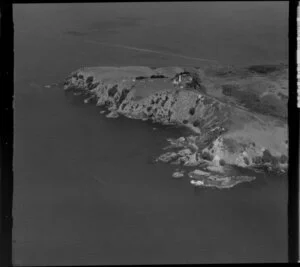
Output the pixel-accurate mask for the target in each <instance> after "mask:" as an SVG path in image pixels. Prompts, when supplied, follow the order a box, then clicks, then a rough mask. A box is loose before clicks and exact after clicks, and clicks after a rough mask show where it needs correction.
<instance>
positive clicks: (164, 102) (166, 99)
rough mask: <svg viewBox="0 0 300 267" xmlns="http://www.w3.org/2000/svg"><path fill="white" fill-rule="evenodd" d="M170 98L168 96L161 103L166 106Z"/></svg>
mask: <svg viewBox="0 0 300 267" xmlns="http://www.w3.org/2000/svg"><path fill="white" fill-rule="evenodd" d="M168 99H169V97H168V96H166V98H165V99H164V100H163V101H162V102H161V105H162V106H164V105H165V104H166V102H167V101H168Z"/></svg>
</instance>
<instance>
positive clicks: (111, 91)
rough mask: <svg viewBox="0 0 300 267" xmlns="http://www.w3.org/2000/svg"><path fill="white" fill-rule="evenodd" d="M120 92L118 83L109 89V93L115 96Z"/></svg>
mask: <svg viewBox="0 0 300 267" xmlns="http://www.w3.org/2000/svg"><path fill="white" fill-rule="evenodd" d="M117 92H118V85H114V86H113V87H112V88H110V89H109V90H108V95H109V96H110V97H113V96H114V95H115V94H116V93H117Z"/></svg>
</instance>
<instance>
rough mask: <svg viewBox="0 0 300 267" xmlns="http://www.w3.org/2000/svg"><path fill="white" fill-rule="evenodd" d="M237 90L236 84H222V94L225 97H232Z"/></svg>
mask: <svg viewBox="0 0 300 267" xmlns="http://www.w3.org/2000/svg"><path fill="white" fill-rule="evenodd" d="M238 90H239V86H238V85H236V84H223V85H222V93H223V94H224V95H226V96H234V95H235V94H236V92H237V91H238Z"/></svg>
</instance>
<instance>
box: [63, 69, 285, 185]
mask: <svg viewBox="0 0 300 267" xmlns="http://www.w3.org/2000/svg"><path fill="white" fill-rule="evenodd" d="M287 81H288V77H287V66H286V65H283V64H280V65H264V66H250V67H247V68H234V67H232V66H228V67H209V68H207V69H199V68H198V69H197V68H181V67H165V68H149V67H143V66H128V67H91V68H82V69H79V70H77V71H75V72H73V73H71V75H70V76H68V77H67V79H66V81H65V84H64V89H65V90H66V91H72V92H74V93H76V94H81V95H84V96H85V97H87V98H86V100H85V103H88V102H89V101H91V100H93V101H94V102H96V105H97V106H103V107H105V108H106V109H107V110H108V111H109V112H110V113H109V114H108V115H107V117H108V118H117V117H118V116H119V115H123V116H125V117H128V118H132V119H140V120H151V121H153V122H157V123H160V124H164V125H178V126H184V127H186V128H188V129H190V132H191V135H190V136H183V137H181V138H179V139H178V140H172V141H171V142H170V143H171V146H172V142H173V147H172V149H171V150H170V151H168V152H167V153H165V154H163V155H161V156H160V157H158V159H157V160H158V161H161V162H167V163H171V164H175V165H184V166H194V167H197V166H200V165H201V166H203V165H205V166H206V167H205V168H206V170H210V171H211V172H212V175H215V174H217V173H223V174H224V166H238V167H243V168H253V169H256V168H263V169H265V170H267V171H275V172H277V173H285V172H286V170H287V162H288V151H287V144H288V141H287V118H286V116H287V107H286V103H287V99H288V95H287V94H288V89H287ZM272 105H273V106H272ZM274 107H276V108H274ZM277 107H279V109H278V108H277ZM178 148H180V149H181V150H178ZM174 149H175V150H176V149H177V151H175V150H174ZM201 177H202V179H204V178H205V177H203V176H201ZM221 180H222V179H221V178H220V180H219V182H220V183H221V182H222V181H224V179H223V180H222V181H221ZM235 180H236V179H235ZM246 180H247V179H246ZM248 180H249V179H248ZM250 180H251V179H250ZM229 181H230V182H232V179H229ZM236 181H237V180H236ZM227 185H228V184H227ZM224 187H225V186H224Z"/></svg>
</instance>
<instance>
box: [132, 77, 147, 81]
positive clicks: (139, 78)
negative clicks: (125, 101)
mask: <svg viewBox="0 0 300 267" xmlns="http://www.w3.org/2000/svg"><path fill="white" fill-rule="evenodd" d="M135 79H136V80H145V79H147V77H144V76H138V77H136V78H135Z"/></svg>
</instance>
